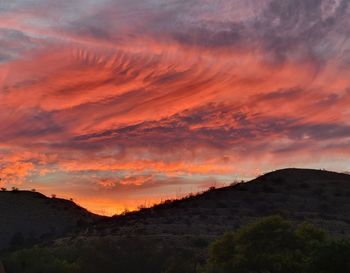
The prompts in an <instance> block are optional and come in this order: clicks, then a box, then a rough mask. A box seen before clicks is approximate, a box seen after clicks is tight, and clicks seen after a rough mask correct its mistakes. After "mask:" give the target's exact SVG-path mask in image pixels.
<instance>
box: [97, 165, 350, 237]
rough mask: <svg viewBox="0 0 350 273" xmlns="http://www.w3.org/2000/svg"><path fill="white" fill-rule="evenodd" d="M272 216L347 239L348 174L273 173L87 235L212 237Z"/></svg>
mask: <svg viewBox="0 0 350 273" xmlns="http://www.w3.org/2000/svg"><path fill="white" fill-rule="evenodd" d="M272 214H280V215H282V216H285V217H287V218H289V219H291V220H294V221H296V222H302V221H308V222H311V223H314V224H315V225H317V226H319V227H321V228H323V229H325V230H327V231H329V232H330V233H331V234H334V235H337V236H342V235H343V234H350V175H347V174H342V173H335V172H328V171H321V170H309V169H284V170H279V171H274V172H271V173H267V174H265V175H262V176H260V177H258V178H256V179H254V180H252V181H250V182H246V183H239V184H236V185H232V186H229V187H225V188H220V189H210V190H208V191H207V192H205V193H202V194H198V195H195V196H188V197H186V198H184V199H182V200H177V201H168V202H164V203H163V204H160V205H156V206H154V207H153V208H149V209H142V210H141V211H138V212H132V213H128V214H126V215H124V216H117V217H113V218H110V219H106V220H105V221H103V222H102V223H99V224H98V225H96V226H95V227H94V228H91V229H90V233H91V234H95V235H98V234H114V235H117V236H119V235H120V236H123V235H124V234H144V235H164V236H167V235H171V236H175V237H177V236H183V235H189V236H192V235H201V236H206V237H216V236H217V235H219V234H222V233H223V232H225V231H227V230H235V229H237V228H238V227H240V226H242V225H245V224H247V223H250V222H253V221H255V220H256V219H258V218H261V217H264V216H268V215H272Z"/></svg>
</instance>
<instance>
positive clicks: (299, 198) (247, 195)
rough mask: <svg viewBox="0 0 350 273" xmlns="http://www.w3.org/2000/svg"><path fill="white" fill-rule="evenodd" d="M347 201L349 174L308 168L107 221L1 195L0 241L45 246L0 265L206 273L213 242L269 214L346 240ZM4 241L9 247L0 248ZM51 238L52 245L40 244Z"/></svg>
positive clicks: (60, 205)
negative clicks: (34, 242) (33, 238)
mask: <svg viewBox="0 0 350 273" xmlns="http://www.w3.org/2000/svg"><path fill="white" fill-rule="evenodd" d="M349 197H350V175H347V174H341V173H334V172H327V171H320V170H306V169H284V170H279V171H275V172H271V173H267V174H265V175H262V176H260V177H258V178H256V179H254V180H252V181H250V182H246V183H239V184H235V185H232V186H229V187H225V188H220V189H214V188H211V189H209V190H208V191H206V192H204V193H200V194H196V195H190V196H187V197H185V198H183V199H182V200H175V201H166V202H163V203H162V204H159V205H155V206H154V207H152V208H145V209H142V210H140V211H136V212H130V213H127V214H125V215H120V216H115V217H110V218H108V217H105V218H102V217H97V216H94V215H91V214H90V213H89V212H87V211H86V210H84V209H82V208H80V207H78V206H76V205H75V204H74V203H72V202H69V201H66V200H59V199H50V198H47V197H45V196H43V195H41V194H36V193H30V192H19V193H16V192H6V193H1V194H0V212H1V215H0V217H1V220H2V219H3V215H5V216H6V217H7V218H4V219H7V220H6V221H1V222H0V233H1V236H2V237H1V238H0V241H1V242H2V243H3V242H6V244H7V245H9V244H10V245H13V244H15V245H16V243H17V241H18V236H17V235H16V233H15V231H17V232H21V234H24V237H25V238H26V240H29V241H30V239H31V236H32V235H31V234H33V231H34V232H35V233H34V234H37V236H38V234H39V236H40V234H41V236H42V237H43V239H42V240H40V243H39V245H38V246H37V247H35V248H29V249H17V250H16V249H15V250H14V251H13V252H8V251H7V252H4V253H3V254H2V255H0V259H2V261H3V262H4V266H5V269H6V271H7V272H8V273H32V272H68V273H73V272H83V273H97V272H104V273H113V272H131V273H139V272H152V273H161V272H163V273H164V272H169V273H178V272H182V273H198V272H205V271H202V270H201V268H203V266H204V265H205V264H206V263H207V261H208V257H209V249H210V248H209V245H210V244H211V243H212V242H213V241H214V240H216V239H217V238H219V237H220V236H221V235H222V234H223V233H224V232H226V231H236V230H237V229H238V228H241V227H246V224H248V223H252V222H255V221H256V220H261V218H263V217H265V216H269V215H275V214H279V215H281V216H283V218H287V219H289V220H291V227H293V226H294V227H295V226H296V224H297V223H300V222H307V223H313V224H314V225H316V226H317V227H320V228H322V229H325V230H326V231H328V232H327V233H330V234H329V236H331V237H332V238H334V237H335V238H339V239H344V238H349V234H350V213H349V212H350V198H349ZM272 218H274V217H272ZM277 218H278V217H277ZM95 220H97V221H95ZM79 221H83V222H88V223H90V224H86V225H81V224H79ZM6 223H7V224H6ZM68 230H71V231H72V230H73V231H74V232H71V233H65V231H68ZM313 230H315V229H313ZM316 230H317V229H316ZM60 233H61V234H62V235H63V236H62V237H60V238H57V237H58V236H59V234H60ZM316 233H317V234H319V233H318V231H316ZM9 234H10V235H11V236H12V242H11V240H10V239H7V241H3V239H6V238H11V236H10V237H7V236H9ZM52 234H55V235H56V240H49V241H47V240H45V238H47V237H50V236H51V238H52V236H53V235H52ZM262 236H264V235H262ZM22 239H23V238H22ZM260 239H261V238H260ZM254 240H255V239H254ZM264 240H265V239H264ZM277 240H278V239H277ZM344 242H345V241H344ZM327 248H328V246H327ZM349 250H350V249H349ZM338 251H340V252H339V253H341V254H342V255H343V250H338ZM257 253H258V254H259V255H260V254H261V253H259V250H257ZM346 253H347V252H346ZM333 255H334V257H338V256H337V254H334V253H333ZM344 255H347V254H344ZM39 257H40V258H39ZM326 257H327V258H328V257H329V256H326ZM341 257H343V256H341ZM344 257H345V256H344ZM333 263H336V262H334V261H333ZM332 266H334V264H333V265H332ZM332 269H333V267H332ZM341 270H342V269H341ZM244 272H246V271H244ZM315 272H316V271H315ZM317 272H318V271H317ZM327 272H343V271H332V270H331V271H327Z"/></svg>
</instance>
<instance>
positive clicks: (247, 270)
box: [207, 216, 326, 273]
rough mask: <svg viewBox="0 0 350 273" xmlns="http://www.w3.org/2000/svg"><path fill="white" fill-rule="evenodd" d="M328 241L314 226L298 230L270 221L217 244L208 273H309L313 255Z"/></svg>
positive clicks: (237, 233) (214, 246) (266, 219)
mask: <svg viewBox="0 0 350 273" xmlns="http://www.w3.org/2000/svg"><path fill="white" fill-rule="evenodd" d="M325 240H326V238H325V234H324V233H323V232H322V231H320V230H319V229H317V228H315V227H313V226H311V225H301V226H299V227H297V228H295V227H294V226H293V225H292V223H290V222H289V221H286V220H284V219H282V218H281V217H279V216H272V217H268V218H265V219H263V220H260V221H258V222H256V223H254V224H251V225H248V226H246V227H243V228H241V229H240V230H238V231H237V232H236V233H234V234H233V233H228V234H226V235H224V236H223V237H222V238H220V239H219V240H217V241H215V242H214V243H213V244H212V245H211V248H210V259H209V263H208V267H207V272H212V273H229V272H237V273H255V272H256V273H258V272H259V273H260V272H261V273H265V272H269V273H295V272H306V268H308V267H309V262H310V259H311V258H312V257H310V255H311V254H312V253H315V252H316V250H317V249H318V248H319V246H320V245H322V244H323V243H324V242H325Z"/></svg>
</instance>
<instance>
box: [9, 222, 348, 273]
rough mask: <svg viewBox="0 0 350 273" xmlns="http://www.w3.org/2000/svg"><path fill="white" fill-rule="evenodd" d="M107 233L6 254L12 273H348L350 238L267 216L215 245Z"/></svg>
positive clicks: (199, 241) (230, 234)
mask: <svg viewBox="0 0 350 273" xmlns="http://www.w3.org/2000/svg"><path fill="white" fill-rule="evenodd" d="M191 242H192V243H191V244H189V243H184V244H183V245H182V246H181V245H180V246H179V245H178V246H173V245H172V244H170V243H167V239H164V238H160V237H159V238H157V237H146V236H132V237H128V236H124V237H119V238H114V237H109V236H105V237H103V238H95V239H86V238H85V239H84V238H83V237H81V238H80V239H74V240H70V241H63V242H61V243H56V244H55V245H50V246H37V247H34V248H31V249H24V250H18V251H14V252H12V253H10V254H7V255H5V256H4V257H3V261H4V265H5V267H6V270H7V272H9V273H19V272H20V273H97V272H101V273H112V272H113V273H117V272H120V273H141V272H146V273H147V272H149V273H157V272H159V273H180V272H181V273H199V272H201V273H202V272H203V273H229V272H230V273H258V272H259V273H260V272H261V273H295V272H298V273H345V272H350V259H349V257H350V242H349V241H348V240H346V239H335V238H331V237H330V236H328V235H327V234H326V233H325V232H323V231H321V230H319V229H318V228H316V227H314V226H312V225H309V224H301V225H294V224H293V223H291V222H289V221H287V220H285V219H283V218H281V217H279V216H271V217H267V218H263V219H261V220H259V221H257V222H255V223H253V224H250V225H247V226H244V227H243V228H241V229H239V230H237V231H236V232H234V233H226V234H224V235H223V236H221V237H220V238H218V239H217V240H214V241H213V242H212V243H210V244H209V242H208V241H207V240H205V239H203V238H200V237H196V238H192V240H191Z"/></svg>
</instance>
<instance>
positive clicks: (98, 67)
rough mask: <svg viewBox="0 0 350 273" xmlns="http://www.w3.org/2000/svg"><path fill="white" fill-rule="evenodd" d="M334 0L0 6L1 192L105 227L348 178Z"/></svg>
mask: <svg viewBox="0 0 350 273" xmlns="http://www.w3.org/2000/svg"><path fill="white" fill-rule="evenodd" d="M349 18H350V1H349V0H167V1H163V0H60V1H56V0H1V1H0V177H1V178H2V180H1V182H0V185H1V186H2V187H7V188H11V187H13V186H15V187H18V188H20V189H32V188H35V189H36V190H38V191H41V192H43V193H45V194H47V195H50V194H56V195H57V196H58V197H63V198H73V199H74V200H75V201H76V202H77V203H78V204H80V205H82V206H84V207H87V208H88V209H89V210H91V211H93V212H96V213H100V214H106V215H113V214H115V213H120V212H121V211H123V210H125V209H129V210H132V209H136V208H137V207H139V206H149V205H151V204H153V203H157V202H160V201H161V200H164V199H166V198H174V197H180V196H183V195H184V194H186V193H189V192H199V191H203V190H205V189H206V188H208V187H210V186H217V187H219V186H224V185H228V184H230V183H232V182H234V181H237V180H241V179H249V178H252V177H255V176H257V175H259V174H262V173H264V172H268V171H272V170H275V169H279V168H286V167H304V168H318V169H323V168H325V169H330V170H335V171H350V157H349V156H350V107H349V106H350V39H349V37H350V20H349Z"/></svg>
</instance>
